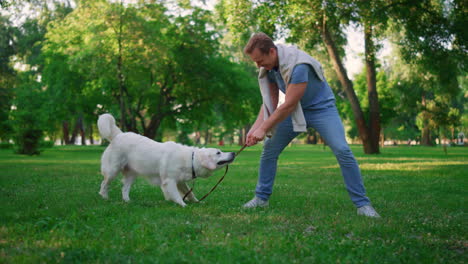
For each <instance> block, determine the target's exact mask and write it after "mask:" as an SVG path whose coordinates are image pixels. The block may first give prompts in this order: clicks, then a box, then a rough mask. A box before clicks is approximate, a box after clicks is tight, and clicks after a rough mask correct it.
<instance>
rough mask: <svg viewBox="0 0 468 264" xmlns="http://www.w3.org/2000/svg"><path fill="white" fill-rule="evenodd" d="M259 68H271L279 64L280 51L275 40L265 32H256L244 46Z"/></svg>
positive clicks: (245, 51)
mask: <svg viewBox="0 0 468 264" xmlns="http://www.w3.org/2000/svg"><path fill="white" fill-rule="evenodd" d="M244 53H245V54H247V55H249V56H250V58H251V59H252V60H253V61H254V62H255V64H256V65H257V67H258V68H260V67H264V68H265V69H267V70H271V69H273V68H274V67H276V66H278V51H277V48H276V46H275V43H273V40H272V39H271V38H270V37H269V36H268V35H267V34H265V33H261V32H260V33H255V34H253V35H252V37H251V38H250V40H249V42H248V43H247V45H246V46H245V48H244Z"/></svg>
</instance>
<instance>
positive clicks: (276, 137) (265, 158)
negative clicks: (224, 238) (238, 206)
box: [255, 117, 299, 200]
mask: <svg viewBox="0 0 468 264" xmlns="http://www.w3.org/2000/svg"><path fill="white" fill-rule="evenodd" d="M298 134H299V133H297V132H294V131H293V126H292V122H291V117H288V118H286V119H285V120H284V121H283V122H281V123H279V124H278V125H277V126H276V130H275V132H274V134H273V136H272V137H271V138H267V139H266V140H265V142H264V146H263V152H262V155H261V158H260V168H259V172H258V174H259V176H258V183H257V188H256V190H255V194H256V196H257V197H259V198H261V199H263V200H268V199H269V198H270V195H271V193H272V192H273V183H274V181H275V177H276V168H277V165H278V157H279V155H280V153H281V152H282V151H283V149H284V148H285V147H286V146H287V145H288V144H289V142H291V140H293V139H294V138H295V137H296V136H297V135H298Z"/></svg>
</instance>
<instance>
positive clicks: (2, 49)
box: [0, 16, 16, 140]
mask: <svg viewBox="0 0 468 264" xmlns="http://www.w3.org/2000/svg"><path fill="white" fill-rule="evenodd" d="M15 33H16V30H15V28H14V27H13V26H12V25H11V23H10V22H9V21H8V18H6V17H3V16H0V139H1V140H8V139H10V138H11V135H12V132H13V130H12V127H11V126H10V124H9V122H8V117H9V112H10V108H11V100H12V98H13V85H14V81H15V80H14V78H15V72H14V70H13V68H12V67H11V65H10V63H9V61H10V56H12V55H13V54H14V53H15V47H14V45H13V43H14V39H15Z"/></svg>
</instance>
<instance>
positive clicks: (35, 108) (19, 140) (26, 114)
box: [11, 73, 46, 155]
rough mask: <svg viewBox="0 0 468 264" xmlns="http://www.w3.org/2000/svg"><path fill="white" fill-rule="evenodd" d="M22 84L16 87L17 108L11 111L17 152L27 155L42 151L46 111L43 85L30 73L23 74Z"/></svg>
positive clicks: (15, 102) (15, 104) (15, 101)
mask: <svg viewBox="0 0 468 264" xmlns="http://www.w3.org/2000/svg"><path fill="white" fill-rule="evenodd" d="M20 77H21V84H20V85H18V87H17V88H16V89H15V100H14V102H13V103H14V106H15V108H16V109H15V110H14V111H13V112H12V113H11V116H12V121H11V122H12V127H13V129H14V135H15V136H14V141H15V148H16V152H17V153H19V154H26V155H37V154H39V153H40V144H41V141H42V139H43V136H44V132H43V131H44V127H45V120H46V116H45V111H44V110H43V108H44V104H43V103H44V101H45V97H44V93H43V92H42V89H41V88H42V87H41V85H40V84H39V83H37V82H36V81H35V80H34V78H37V76H35V75H32V74H30V73H23V74H21V76H20Z"/></svg>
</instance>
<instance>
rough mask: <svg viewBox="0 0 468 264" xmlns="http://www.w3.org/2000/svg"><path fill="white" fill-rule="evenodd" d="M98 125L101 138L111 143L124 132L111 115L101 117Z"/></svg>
mask: <svg viewBox="0 0 468 264" xmlns="http://www.w3.org/2000/svg"><path fill="white" fill-rule="evenodd" d="M97 125H98V129H99V134H100V135H101V137H102V138H105V139H107V140H109V142H110V141H112V140H113V139H114V138H115V137H116V136H117V135H118V134H120V133H122V130H120V128H118V127H117V126H116V125H115V119H114V117H113V116H112V115H111V114H103V115H100V116H99V119H98V121H97Z"/></svg>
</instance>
